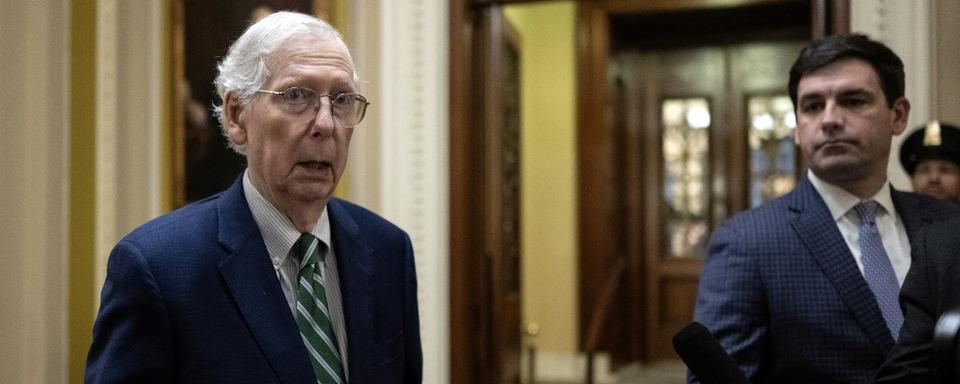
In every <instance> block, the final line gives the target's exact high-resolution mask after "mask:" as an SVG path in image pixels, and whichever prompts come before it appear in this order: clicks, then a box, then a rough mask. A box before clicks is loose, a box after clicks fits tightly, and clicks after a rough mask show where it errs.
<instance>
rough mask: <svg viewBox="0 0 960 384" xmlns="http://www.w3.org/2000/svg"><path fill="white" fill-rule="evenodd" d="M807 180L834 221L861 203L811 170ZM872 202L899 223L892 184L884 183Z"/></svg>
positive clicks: (808, 172)
mask: <svg viewBox="0 0 960 384" xmlns="http://www.w3.org/2000/svg"><path fill="white" fill-rule="evenodd" d="M807 178H808V179H809V180H810V183H811V184H813V188H814V189H816V190H817V192H818V193H819V194H820V197H821V198H823V202H824V203H826V204H827V208H828V209H829V210H830V215H831V216H833V220H834V221H839V220H840V218H842V217H843V216H845V215H846V214H847V212H850V210H851V209H853V207H854V206H856V205H857V204H859V203H860V201H861V200H860V198H859V197H857V196H854V195H853V194H852V193H850V192H847V190H845V189H843V188H841V187H838V186H836V185H833V184H830V183H828V182H826V181H824V180H823V179H821V178H819V177H817V175H816V174H814V173H813V171H811V170H807ZM870 200H873V201H876V202H877V204H879V205H880V207H882V208H883V210H884V211H885V212H887V214H889V215H890V217H893V221H894V223H896V222H898V221H899V217H898V216H897V211H896V209H894V207H893V197H892V196H891V194H890V183H888V182H884V183H883V186H882V187H880V190H879V191H877V193H875V194H874V195H873V197H871V198H870Z"/></svg>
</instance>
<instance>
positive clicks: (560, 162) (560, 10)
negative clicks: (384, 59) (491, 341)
mask: <svg viewBox="0 0 960 384" xmlns="http://www.w3.org/2000/svg"><path fill="white" fill-rule="evenodd" d="M504 13H505V15H506V17H507V20H509V22H510V23H511V24H512V25H513V26H514V28H515V29H516V30H517V32H518V35H519V36H520V40H521V41H520V45H521V47H522V54H521V56H522V59H521V60H522V67H521V79H522V82H523V84H522V88H521V97H522V98H523V100H522V102H523V107H522V111H521V114H522V129H521V141H522V147H521V151H522V155H521V167H522V169H521V175H522V176H521V178H522V187H521V195H522V202H521V203H522V206H523V207H522V220H523V221H522V223H521V227H522V230H523V234H522V243H523V249H522V254H523V266H522V268H523V282H522V284H523V321H524V322H536V323H537V324H539V325H540V329H541V333H540V336H539V337H538V340H537V344H538V347H539V349H540V350H541V351H543V352H546V353H551V352H560V353H571V354H572V353H574V352H575V351H576V348H577V336H576V335H577V333H576V330H577V311H576V308H577V299H576V293H577V290H576V286H577V272H576V255H577V252H576V249H577V231H576V195H575V185H574V182H575V180H576V172H575V171H576V168H577V167H576V159H575V157H574V156H575V153H576V136H575V118H576V115H575V108H574V100H575V89H576V84H575V70H574V65H575V62H576V60H575V55H574V48H575V45H574V34H575V30H574V19H575V7H574V4H573V3H572V2H569V1H564V2H549V3H540V4H525V5H512V6H508V7H505V12H504Z"/></svg>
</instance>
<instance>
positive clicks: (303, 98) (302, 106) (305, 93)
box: [280, 87, 317, 114]
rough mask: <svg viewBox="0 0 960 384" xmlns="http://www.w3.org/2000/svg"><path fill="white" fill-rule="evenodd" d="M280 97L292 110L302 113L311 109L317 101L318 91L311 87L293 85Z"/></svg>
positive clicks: (295, 112)
mask: <svg viewBox="0 0 960 384" xmlns="http://www.w3.org/2000/svg"><path fill="white" fill-rule="evenodd" d="M280 97H281V98H283V103H284V105H286V106H287V108H288V109H289V110H290V112H292V113H294V114H300V113H303V112H306V111H307V110H309V109H310V106H311V105H313V104H314V103H315V102H316V100H317V92H315V91H314V90H312V89H310V88H301V87H293V88H288V89H287V90H286V91H283V94H282V95H280Z"/></svg>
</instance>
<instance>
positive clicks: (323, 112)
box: [310, 96, 335, 137]
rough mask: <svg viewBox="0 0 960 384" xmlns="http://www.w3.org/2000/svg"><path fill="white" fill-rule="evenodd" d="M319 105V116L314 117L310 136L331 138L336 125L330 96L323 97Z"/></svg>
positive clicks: (318, 101)
mask: <svg viewBox="0 0 960 384" xmlns="http://www.w3.org/2000/svg"><path fill="white" fill-rule="evenodd" d="M317 103H318V104H317V115H316V116H314V118H313V121H312V124H310V131H311V132H310V134H311V135H312V136H315V137H327V136H331V135H333V129H334V127H335V124H334V121H333V108H332V105H331V104H330V96H321V97H320V98H319V100H317Z"/></svg>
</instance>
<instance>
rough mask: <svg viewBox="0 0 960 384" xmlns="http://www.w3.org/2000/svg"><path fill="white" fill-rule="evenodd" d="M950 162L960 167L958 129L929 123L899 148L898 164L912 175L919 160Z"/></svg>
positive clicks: (919, 128)
mask: <svg viewBox="0 0 960 384" xmlns="http://www.w3.org/2000/svg"><path fill="white" fill-rule="evenodd" d="M927 159H938V160H950V161H953V162H954V163H957V164H958V165H960V128H957V127H956V126H954V125H951V124H947V123H942V122H939V121H936V120H934V121H931V122H929V123H927V125H926V126H921V127H918V128H917V129H916V130H915V131H914V132H913V133H911V134H910V136H909V137H907V139H906V140H904V141H903V145H902V146H900V164H903V168H904V169H906V170H907V173H909V174H910V175H913V172H914V171H915V170H916V169H917V163H919V162H920V161H921V160H927Z"/></svg>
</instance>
